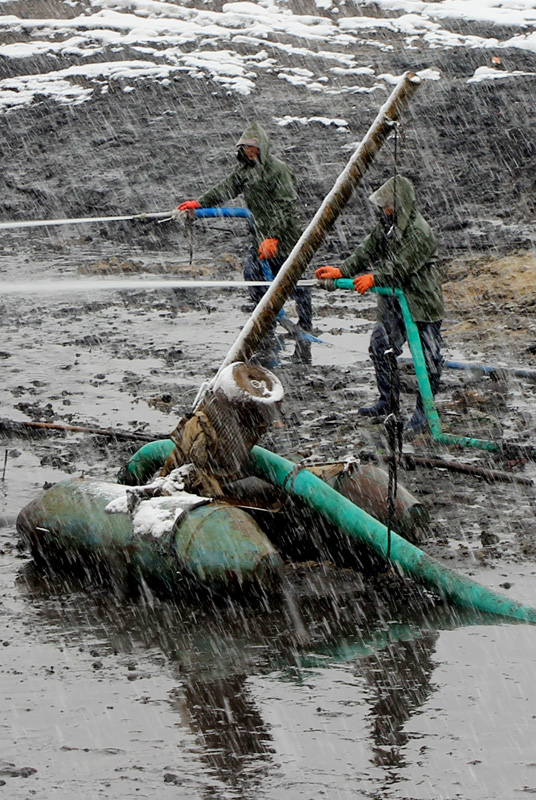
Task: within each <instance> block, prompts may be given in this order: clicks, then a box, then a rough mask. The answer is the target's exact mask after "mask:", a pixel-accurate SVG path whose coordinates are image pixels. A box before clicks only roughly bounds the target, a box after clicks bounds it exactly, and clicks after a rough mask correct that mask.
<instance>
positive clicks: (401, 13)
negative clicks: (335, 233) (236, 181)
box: [0, 0, 536, 109]
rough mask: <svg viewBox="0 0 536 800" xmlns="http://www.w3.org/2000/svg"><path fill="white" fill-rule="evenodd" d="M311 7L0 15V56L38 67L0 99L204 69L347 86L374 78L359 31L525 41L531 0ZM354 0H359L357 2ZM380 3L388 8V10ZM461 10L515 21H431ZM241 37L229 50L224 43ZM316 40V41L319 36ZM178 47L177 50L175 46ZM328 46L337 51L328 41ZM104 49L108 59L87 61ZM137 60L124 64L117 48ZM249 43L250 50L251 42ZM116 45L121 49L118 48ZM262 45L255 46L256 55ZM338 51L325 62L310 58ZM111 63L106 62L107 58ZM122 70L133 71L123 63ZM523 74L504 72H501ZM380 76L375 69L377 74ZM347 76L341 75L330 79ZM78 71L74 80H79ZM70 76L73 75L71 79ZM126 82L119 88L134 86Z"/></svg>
mask: <svg viewBox="0 0 536 800" xmlns="http://www.w3.org/2000/svg"><path fill="white" fill-rule="evenodd" d="M315 2H316V7H317V8H318V11H319V13H318V14H297V13H294V12H293V11H292V10H291V9H290V8H289V7H288V5H287V4H286V3H285V2H269V3H268V2H266V3H253V2H246V1H245V0H238V1H237V2H230V3H225V4H224V5H223V6H222V8H221V10H214V9H212V8H211V7H210V4H209V3H207V5H206V6H205V7H204V8H193V7H187V6H182V5H177V4H175V3H171V2H156V1H155V0H92V2H91V4H90V5H89V6H88V7H87V8H86V9H85V12H86V13H83V14H80V15H78V16H76V17H74V18H69V19H62V18H46V19H43V18H28V19H25V18H22V17H18V16H15V15H13V14H12V15H5V16H0V34H4V35H7V36H8V37H9V38H10V39H13V38H14V37H20V41H10V42H8V43H6V44H3V45H0V57H1V56H3V57H4V58H5V59H8V60H13V61H18V60H21V59H28V58H35V57H40V58H41V59H44V61H42V62H41V65H40V68H41V69H42V72H41V74H33V73H32V74H27V75H22V76H18V77H17V78H16V79H15V78H12V79H11V78H10V79H6V80H7V81H8V82H6V80H4V81H1V82H0V108H4V109H9V108H13V107H15V106H21V105H26V104H31V103H33V102H36V101H38V100H39V95H44V96H47V97H51V98H54V99H55V100H57V101H58V102H60V103H81V102H84V101H86V100H88V99H89V98H90V97H91V96H92V94H93V92H94V91H102V90H103V88H104V89H105V86H103V85H107V84H108V83H110V82H111V81H113V80H114V79H120V78H124V79H126V80H137V81H140V80H163V81H165V80H169V78H170V76H171V75H174V76H175V77H176V76H177V74H178V73H180V72H181V71H188V73H189V74H191V75H194V76H196V77H199V78H200V79H206V78H208V79H210V80H211V81H213V82H214V83H216V84H218V85H220V86H223V87H224V88H225V89H226V90H227V91H229V92H233V93H237V94H242V95H248V94H250V93H252V92H254V91H255V86H256V79H257V77H258V76H259V74H261V73H262V71H264V70H270V71H275V72H276V73H277V74H278V75H279V77H280V78H281V79H282V80H286V81H288V82H289V83H291V84H292V85H294V86H301V87H303V88H304V89H306V90H308V91H311V92H320V93H322V92H324V93H326V94H330V95H333V94H348V93H360V92H372V91H375V90H377V89H378V88H379V86H378V83H377V81H378V80H379V78H380V77H382V76H376V81H375V84H374V86H372V87H371V86H370V80H371V79H374V69H373V67H372V66H370V65H369V66H361V65H359V64H357V63H356V60H355V56H354V55H353V53H354V52H358V51H359V46H360V45H362V44H368V45H371V44H373V45H374V46H375V47H379V48H380V49H385V48H386V47H388V48H390V49H392V45H385V44H382V42H381V41H374V40H372V39H371V40H370V41H368V40H365V41H364V40H363V39H362V38H361V37H362V36H363V34H367V33H368V34H373V35H375V33H376V32H378V31H381V30H385V31H388V32H389V33H391V34H393V35H394V37H395V38H396V37H400V43H401V45H402V47H404V48H413V47H415V46H416V45H417V43H418V42H419V41H420V42H422V43H424V44H425V45H427V46H428V47H429V48H432V49H433V48H441V49H445V48H454V47H465V48H474V47H484V48H488V49H497V48H504V47H517V48H521V49H525V50H530V51H532V52H535V51H536V0H525V2H519V1H516V2H514V0H511V2H508V0H503V1H502V2H501V1H500V0H443V1H442V2H419V1H417V0H377V2H375V7H376V8H378V7H379V8H380V10H381V11H382V12H383V13H384V14H385V16H367V15H365V14H364V15H362V16H355V17H343V18H341V19H339V18H338V16H337V8H336V6H335V5H334V2H333V0H315ZM362 5H363V6H364V8H365V9H366V7H367V5H369V3H368V2H364V3H362ZM391 12H396V13H395V15H394V16H390V14H391ZM445 20H446V21H453V20H462V21H466V22H475V23H480V24H482V23H486V24H489V25H497V26H502V27H504V26H507V27H508V28H512V29H516V28H517V29H518V31H517V32H515V33H514V35H513V36H512V37H511V38H509V39H508V40H506V41H503V42H501V41H499V39H497V38H489V39H485V38H482V37H479V36H472V35H461V34H458V33H453V32H451V31H449V30H447V29H444V28H443V27H442V22H443V21H445ZM234 44H236V45H237V46H241V47H249V48H250V49H251V52H250V53H243V52H237V51H235V50H234V49H233V47H230V46H229V45H234ZM326 45H327V47H328V48H329V49H327V50H320V49H319V47H320V46H326ZM185 48H188V52H185ZM339 48H340V50H341V52H338V49H339ZM109 50H112V51H113V52H114V53H115V54H117V56H118V60H117V61H114V62H109V61H105V62H104V63H97V62H95V61H93V59H94V58H95V57H100V56H102V54H106V53H107V51H109ZM133 50H134V51H137V52H138V53H139V54H140V56H142V57H143V59H144V60H143V61H140V63H137V64H136V66H135V67H133V66H132V64H133V63H134V62H132V61H131V60H130V59H128V55H127V53H128V52H130V53H131V52H132V51H133ZM259 51H261V52H259ZM122 53H125V56H126V57H125V60H124V61H122V60H121V54H122ZM261 53H262V55H261ZM280 56H281V57H288V56H292V57H293V58H295V60H296V61H298V60H299V58H300V57H301V56H303V57H304V58H307V59H308V60H309V62H310V61H311V58H317V59H318V66H319V73H318V74H316V73H315V72H313V71H311V70H309V69H300V68H290V67H288V66H287V65H286V64H282V63H280V60H279V57H280ZM47 57H48V58H49V59H50V60H51V61H53V60H55V59H56V60H57V59H58V58H60V57H61V58H69V59H79V60H80V62H79V64H78V65H76V66H73V67H69V68H67V69H64V70H57V69H52V70H50V71H46V59H47ZM325 60H331V61H337V62H339V63H338V65H337V66H332V67H329V68H328V69H325V68H324V66H323V64H322V61H325ZM112 63H113V65H112ZM132 70H134V74H132ZM523 74H525V73H522V72H518V71H513V72H512V73H510V77H518V76H519V75H523ZM383 79H384V80H385V78H383ZM343 80H344V81H348V83H346V85H344V84H342V83H341V81H343ZM84 81H85V83H83V82H84ZM81 83H82V85H80V84H81ZM136 88H137V85H136V83H133V84H132V85H129V86H128V87H126V89H125V91H134V90H135V89H136Z"/></svg>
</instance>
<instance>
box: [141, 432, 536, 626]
mask: <svg viewBox="0 0 536 800" xmlns="http://www.w3.org/2000/svg"><path fill="white" fill-rule="evenodd" d="M173 447H174V445H173V442H172V440H171V439H163V440H160V441H155V442H152V443H150V444H146V445H144V446H143V447H142V448H140V450H138V452H137V453H136V454H135V455H136V456H137V458H135V461H134V472H132V473H131V474H132V477H134V475H136V476H137V477H139V476H141V475H142V474H143V476H144V477H145V478H146V479H147V480H148V479H149V478H150V477H151V475H152V472H151V474H150V475H149V474H146V473H144V472H143V469H142V466H143V461H144V459H147V462H146V463H147V466H148V468H149V469H150V470H152V469H153V466H154V464H155V463H156V460H157V458H158V454H161V455H163V454H165V453H166V451H167V450H169V451H171V450H172V449H173ZM250 460H251V466H252V469H253V470H254V471H256V472H258V473H260V474H261V475H262V476H263V477H265V478H267V479H268V480H269V481H271V482H272V483H275V484H276V485H277V486H279V487H281V488H282V489H284V490H285V491H286V492H288V493H289V494H291V495H293V496H295V497H298V498H300V500H303V501H304V502H305V503H307V505H309V506H310V507H311V508H312V509H314V510H315V511H317V512H318V513H319V514H320V515H321V516H323V517H324V518H325V519H327V520H328V521H329V522H331V523H333V524H334V525H335V526H336V527H337V528H339V530H341V531H343V532H344V533H346V534H347V535H348V536H350V538H352V539H356V540H357V541H359V542H361V543H362V544H365V545H367V546H368V547H371V548H372V549H373V550H374V551H375V552H376V553H378V554H379V555H380V556H381V557H383V558H385V559H387V558H388V556H387V553H388V548H389V559H390V560H391V561H392V562H393V563H394V564H396V565H397V566H398V567H399V568H400V570H401V571H402V572H403V573H405V574H406V575H409V576H410V577H411V578H413V579H414V580H415V581H417V582H418V583H421V584H423V585H424V586H426V587H428V588H429V589H432V590H433V591H435V592H437V593H438V594H440V595H442V596H443V597H445V598H447V599H448V600H450V601H452V602H453V603H456V604H458V605H460V606H463V607H465V608H470V609H472V610H478V611H482V612H485V613H488V614H499V615H500V616H503V617H511V618H514V619H519V620H522V621H525V622H536V609H533V608H531V607H530V606H527V605H523V604H521V603H517V602H516V601H514V600H509V599H508V598H507V597H504V596H503V595H501V594H498V593H497V592H493V591H492V590H491V589H486V588H485V587H484V586H481V585H480V584H478V583H475V581H472V580H470V579H469V578H465V577H463V576H461V575H458V574H457V573H456V572H453V570H450V569H448V568H447V567H444V566H443V565H442V564H441V563H440V562H439V561H436V560H435V559H433V558H431V556H428V555H427V554H426V553H424V552H423V551H422V550H420V549H419V548H418V547H415V545H412V544H410V542H408V541H406V539H403V538H402V537H401V536H399V535H398V534H397V533H395V532H394V531H391V532H390V534H389V532H388V530H387V528H386V526H385V525H383V524H382V523H381V522H378V520H376V519H374V517H371V516H370V515H369V514H367V513H366V512H365V511H363V510H362V509H360V508H359V507H358V506H356V505H355V504H354V503H352V502H351V501H350V500H347V499H346V498H345V497H343V496H342V495H341V494H339V492H337V491H336V490H335V489H332V488H331V487H330V486H328V484H327V483H325V482H324V481H323V480H322V479H321V478H317V477H316V475H313V474H312V472H309V471H308V470H306V469H302V470H299V471H296V465H295V464H293V463H292V462H291V461H288V460H287V459H285V458H282V457H281V456H278V455H276V454H275V453H271V452H270V451H269V450H265V449H264V448H262V447H258V446H255V447H253V449H252V451H251V456H250ZM131 461H132V459H131ZM129 463H130V462H129ZM162 463H163V462H162ZM126 469H127V470H128V469H129V465H128V464H127V467H126ZM389 536H390V539H391V543H390V547H389V544H388V539H389Z"/></svg>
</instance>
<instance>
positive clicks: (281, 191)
mask: <svg viewBox="0 0 536 800" xmlns="http://www.w3.org/2000/svg"><path fill="white" fill-rule="evenodd" d="M240 144H255V145H256V146H257V147H258V148H259V151H260V160H259V162H257V164H256V165H255V166H254V167H249V166H246V165H244V164H238V165H237V166H236V167H235V169H234V170H233V171H232V172H231V174H230V175H228V176H227V177H226V178H224V179H223V180H222V181H220V183H217V184H216V185H215V186H213V187H212V189H209V190H208V191H207V192H205V193H204V194H203V195H201V197H199V198H198V202H199V203H200V204H201V206H202V207H203V208H210V207H212V206H217V205H220V204H221V203H224V202H225V201H226V200H232V199H233V198H235V197H237V196H238V195H239V194H241V195H243V196H244V200H245V201H246V205H247V207H248V208H249V210H250V211H251V213H252V214H253V220H254V225H255V239H256V244H257V246H258V245H259V244H260V242H262V241H263V239H272V238H273V239H278V240H279V244H278V248H277V254H278V256H282V257H284V258H286V257H287V256H288V255H289V253H290V251H291V250H292V248H293V247H294V245H295V244H296V242H297V241H298V239H299V238H300V236H301V228H300V224H299V218H298V208H297V205H298V194H297V192H296V187H295V178H294V174H293V172H292V170H291V169H290V168H289V167H287V165H286V164H284V163H283V162H282V161H280V159H279V158H276V157H275V156H272V155H270V143H269V141H268V136H267V134H266V131H265V130H264V129H263V128H262V127H261V125H259V123H258V122H253V123H252V124H251V125H249V126H248V127H247V128H246V130H245V131H244V133H243V134H242V136H241V137H240V139H239V140H238V142H237V147H238V145H240Z"/></svg>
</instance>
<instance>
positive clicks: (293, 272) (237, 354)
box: [219, 72, 421, 372]
mask: <svg viewBox="0 0 536 800" xmlns="http://www.w3.org/2000/svg"><path fill="white" fill-rule="evenodd" d="M420 84H421V79H420V78H419V77H418V76H417V75H415V74H414V73H412V72H406V73H405V75H403V77H402V78H401V80H400V81H399V83H398V84H397V85H396V87H395V88H394V90H393V92H392V93H391V95H390V96H389V98H388V99H387V101H386V102H385V103H384V105H383V106H382V107H381V109H380V111H379V113H378V115H377V117H376V119H375V120H374V122H373V123H372V125H371V127H370V128H369V130H368V131H367V133H366V134H365V138H364V139H363V141H362V142H361V144H360V145H359V147H358V148H357V150H356V151H355V152H354V154H353V155H352V157H351V159H350V161H349V162H348V164H347V165H346V167H345V168H344V170H343V171H342V172H341V174H340V175H339V177H338V178H337V180H336V182H335V184H334V186H333V188H332V189H331V191H330V192H329V194H328V195H327V196H326V197H325V198H324V201H323V202H322V205H321V206H320V208H319V209H318V211H317V212H316V214H315V216H314V217H313V219H312V220H311V222H310V223H309V225H308V226H307V228H306V229H305V231H304V232H303V234H302V235H301V237H300V238H299V240H298V242H297V243H296V245H295V246H294V248H293V250H292V252H291V253H290V255H289V257H288V258H287V260H286V261H285V263H284V264H283V266H282V267H281V269H280V270H279V272H278V273H277V275H276V277H275V280H274V281H273V283H272V285H271V286H270V288H269V289H268V291H267V292H266V294H265V295H264V296H263V298H262V300H261V301H260V303H259V304H258V306H257V307H256V309H255V311H254V312H253V314H252V315H251V317H250V318H249V320H248V321H247V322H246V324H245V326H244V328H243V329H242V332H241V333H240V335H239V337H238V338H237V340H236V341H235V343H234V344H233V346H232V347H231V349H230V350H229V352H228V354H227V356H226V357H225V360H224V361H223V363H222V365H221V367H220V370H219V371H220V372H221V370H222V369H224V367H226V366H227V365H228V364H231V363H233V362H234V361H247V360H248V358H250V356H251V355H253V353H254V352H255V350H256V348H257V345H258V344H259V342H260V341H261V339H262V338H263V336H264V335H265V333H266V332H267V331H268V329H269V328H270V325H271V324H272V323H273V321H274V320H275V318H276V316H277V314H278V313H279V311H280V310H281V308H282V307H283V305H284V303H285V300H287V299H288V297H290V295H291V294H292V291H293V289H294V287H295V286H296V283H297V281H298V280H299V278H300V277H301V276H302V275H303V273H304V271H305V269H306V267H307V266H308V264H309V263H310V262H311V260H312V258H313V256H314V254H315V253H316V251H317V250H318V248H319V247H320V245H321V244H322V242H323V241H324V239H325V237H326V235H327V233H328V232H329V231H330V230H331V228H332V227H333V225H334V224H335V222H336V220H337V218H338V216H339V215H340V213H341V211H342V210H343V208H344V207H345V206H346V204H347V203H348V201H349V199H350V197H351V196H352V192H353V191H354V189H355V188H356V187H357V186H358V185H359V183H360V182H361V179H362V177H363V175H364V174H365V172H366V171H367V169H368V167H369V166H370V165H371V164H372V162H373V160H374V157H375V156H376V153H377V152H378V150H380V148H381V147H382V145H383V144H384V142H385V141H386V140H387V138H388V137H389V135H390V134H391V133H392V131H393V126H394V125H395V124H396V123H397V121H398V119H399V118H400V116H401V114H402V112H403V110H404V109H405V108H406V106H407V105H408V103H409V101H410V100H411V98H412V97H413V95H414V94H415V92H416V91H417V89H418V88H419V85H420Z"/></svg>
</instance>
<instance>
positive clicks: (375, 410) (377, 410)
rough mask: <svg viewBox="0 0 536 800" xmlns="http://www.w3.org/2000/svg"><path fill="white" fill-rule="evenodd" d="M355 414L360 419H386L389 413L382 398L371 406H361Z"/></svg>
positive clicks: (387, 405)
mask: <svg viewBox="0 0 536 800" xmlns="http://www.w3.org/2000/svg"><path fill="white" fill-rule="evenodd" d="M357 413H358V414H359V415H360V416H362V417H386V416H387V414H388V413H389V403H388V402H387V400H384V399H383V398H382V397H380V399H379V400H378V402H377V403H374V405H373V406H361V408H358V409H357Z"/></svg>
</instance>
